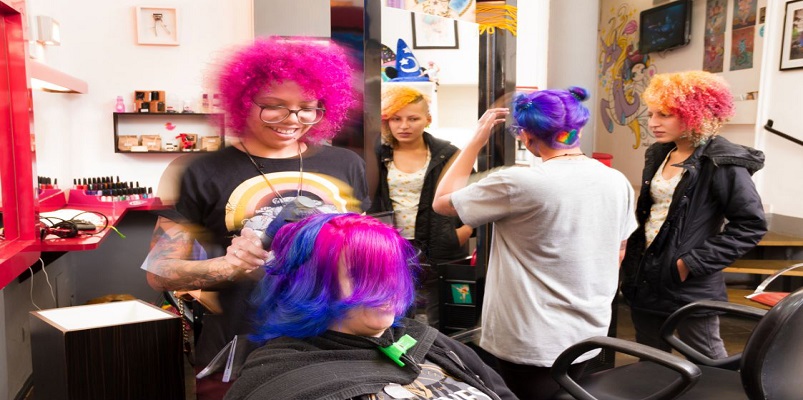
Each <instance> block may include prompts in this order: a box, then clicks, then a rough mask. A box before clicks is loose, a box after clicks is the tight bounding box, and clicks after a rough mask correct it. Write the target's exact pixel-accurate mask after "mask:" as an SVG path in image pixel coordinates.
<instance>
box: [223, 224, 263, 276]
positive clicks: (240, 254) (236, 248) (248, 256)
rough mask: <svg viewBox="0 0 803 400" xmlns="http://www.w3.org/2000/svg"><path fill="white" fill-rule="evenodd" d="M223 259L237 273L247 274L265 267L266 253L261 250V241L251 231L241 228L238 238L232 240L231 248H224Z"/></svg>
mask: <svg viewBox="0 0 803 400" xmlns="http://www.w3.org/2000/svg"><path fill="white" fill-rule="evenodd" d="M225 259H226V262H228V263H229V264H231V265H233V266H234V267H235V269H236V272H237V273H249V272H251V271H253V270H255V269H257V268H259V267H261V266H263V265H265V263H266V262H267V260H268V252H267V251H266V250H265V249H263V248H262V241H261V240H260V239H259V236H257V234H256V232H254V230H253V229H251V228H243V230H242V231H241V232H240V236H237V237H235V238H234V239H232V241H231V246H229V247H228V248H226V256H225ZM235 275H236V273H235Z"/></svg>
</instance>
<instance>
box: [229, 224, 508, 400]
mask: <svg viewBox="0 0 803 400" xmlns="http://www.w3.org/2000/svg"><path fill="white" fill-rule="evenodd" d="M272 250H273V252H274V255H275V259H273V260H272V261H271V262H270V263H269V264H268V265H267V266H266V267H265V268H266V275H265V277H264V278H263V279H262V281H261V282H260V284H259V287H258V288H257V291H256V292H255V294H254V296H253V299H252V300H253V301H254V302H255V303H256V304H255V308H256V310H257V311H256V315H255V321H254V322H255V333H254V334H253V338H254V339H255V340H257V341H259V342H264V345H263V346H262V347H260V348H259V349H257V350H255V351H254V352H253V353H251V355H250V356H249V357H248V359H247V361H246V363H245V366H244V367H243V371H242V373H241V374H240V377H239V379H238V380H237V381H236V382H235V384H234V386H233V387H232V388H231V390H230V391H229V393H228V394H227V395H226V399H242V398H260V399H284V400H288V399H290V400H292V399H299V400H300V399H320V398H326V399H335V400H336V399H366V400H367V399H385V398H410V399H430V398H441V397H444V398H452V396H463V397H461V398H469V397H470V398H477V399H498V398H502V399H515V398H516V397H515V396H514V395H513V394H512V393H511V392H510V391H509V390H508V388H507V386H505V384H504V382H503V381H502V379H501V377H500V376H499V375H498V374H497V373H496V372H494V371H493V370H492V369H491V368H490V367H488V366H487V365H485V364H484V363H483V362H482V360H481V359H480V358H479V357H478V356H477V354H476V353H474V351H473V350H471V349H470V348H468V347H467V346H465V345H463V344H461V343H459V342H457V341H455V340H453V339H450V338H448V337H447V336H444V335H443V334H441V333H439V332H438V331H437V330H435V329H433V328H431V327H429V326H427V325H425V324H422V323H420V322H417V321H415V320H412V319H406V318H403V315H404V313H405V311H406V310H407V309H408V308H409V307H410V305H411V304H412V302H413V301H414V297H415V278H416V277H415V274H416V271H418V270H419V266H418V265H417V261H416V250H415V249H414V248H413V247H412V246H411V245H410V243H409V242H408V241H407V240H405V239H404V238H402V237H401V235H399V233H398V232H397V231H396V230H395V229H394V228H393V227H391V226H388V225H385V224H383V223H381V222H379V221H378V220H376V219H375V218H373V217H369V216H361V215H357V214H320V215H314V216H311V217H308V218H306V219H304V220H301V221H299V222H296V223H291V224H288V225H286V226H284V227H282V228H281V229H280V230H279V231H278V232H277V234H276V237H275V239H274V241H273V244H272ZM411 267H412V268H411ZM399 396H402V397H399Z"/></svg>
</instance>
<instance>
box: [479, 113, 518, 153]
mask: <svg viewBox="0 0 803 400" xmlns="http://www.w3.org/2000/svg"><path fill="white" fill-rule="evenodd" d="M508 114H510V109H509V108H489V109H487V110H485V113H483V114H482V117H480V119H479V121H477V132H476V133H475V134H474V138H473V139H472V141H473V142H475V143H476V144H479V145H481V146H484V145H485V143H487V142H488V139H489V138H490V137H491V132H492V131H493V127H494V126H496V125H498V124H503V123H504V122H505V118H506V117H507V116H508Z"/></svg>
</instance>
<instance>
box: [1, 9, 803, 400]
mask: <svg viewBox="0 0 803 400" xmlns="http://www.w3.org/2000/svg"><path fill="white" fill-rule="evenodd" d="M416 3H421V0H418V1H417V2H416V1H410V0H407V1H406V2H405V1H393V0H365V1H362V0H352V1H334V0H332V1H329V0H303V1H302V0H226V1H214V0H160V1H148V2H142V1H140V0H117V1H104V0H85V1H81V2H65V1H57V0H18V1H16V0H2V1H0V14H2V15H3V17H4V19H5V20H4V25H3V26H4V28H3V29H4V31H3V32H4V33H3V40H5V44H4V49H3V52H4V53H6V55H5V59H4V61H5V64H6V66H5V68H6V69H7V71H8V73H7V74H5V75H8V76H10V77H11V78H9V81H8V82H7V83H4V84H3V86H2V91H3V93H4V97H3V99H4V100H3V101H2V102H0V103H3V104H2V105H0V106H1V107H2V108H3V110H4V111H3V113H4V114H6V115H14V116H15V117H12V118H7V117H3V118H2V119H0V120H2V121H3V123H4V126H3V128H2V129H3V130H4V131H5V132H2V133H0V136H2V138H3V142H2V143H0V155H1V156H2V159H0V161H2V165H1V166H2V172H1V173H0V175H2V207H3V209H2V210H3V220H4V225H5V234H4V237H3V239H2V241H0V339H2V343H3V344H2V346H0V400H5V399H19V398H25V394H26V393H28V392H29V391H30V389H31V387H34V388H35V387H36V383H37V382H35V379H34V377H35V375H37V374H36V372H35V370H36V368H37V363H36V360H35V358H36V357H34V356H32V346H36V345H37V343H32V339H33V338H32V335H31V331H32V329H35V327H34V324H35V325H36V326H37V327H36V329H45V330H46V329H47V328H44V327H42V324H43V323H42V322H41V321H45V320H48V319H47V318H42V317H37V316H35V315H34V314H32V312H36V311H38V310H40V309H41V310H48V309H64V308H70V307H73V306H79V305H84V304H87V302H88V301H91V300H94V299H99V298H100V299H102V298H104V297H106V298H110V299H112V300H115V296H122V295H130V296H131V297H132V298H135V299H139V300H142V301H143V302H146V303H153V302H155V301H156V300H157V298H158V297H159V295H160V294H159V293H156V292H155V291H154V290H153V289H151V288H150V287H149V286H148V284H147V282H146V279H145V272H144V271H143V270H142V269H141V268H140V265H141V264H142V262H143V260H144V259H145V256H146V254H147V252H148V249H149V246H150V240H151V233H152V231H153V226H154V222H155V220H156V217H155V216H154V214H153V213H152V212H149V211H148V207H147V206H148V205H155V200H154V199H157V200H158V199H160V198H170V196H172V195H173V194H174V193H172V192H171V188H170V178H171V177H170V176H168V174H165V171H166V169H167V167H168V165H169V164H171V163H172V162H174V160H177V159H179V158H182V159H186V158H187V157H194V156H196V155H194V154H186V153H200V152H203V151H214V150H215V149H217V148H218V147H220V146H225V145H227V143H228V142H229V141H230V140H232V139H231V138H230V137H226V134H225V131H224V130H221V128H220V127H219V126H218V125H215V123H214V122H210V121H215V120H210V119H209V118H206V114H210V113H214V111H215V108H216V101H217V98H216V96H215V94H214V93H213V91H212V89H210V87H209V86H208V85H209V76H208V74H209V71H210V70H211V67H214V63H215V61H216V60H219V59H220V58H221V57H222V56H224V55H225V54H226V52H227V50H228V49H229V48H230V47H231V46H232V45H236V44H242V43H245V42H247V41H249V40H251V39H252V38H253V37H254V36H255V35H273V34H278V35H305V36H332V37H336V36H337V35H338V34H341V37H344V38H346V39H345V40H351V41H352V42H353V41H354V40H356V41H357V42H359V37H360V35H362V38H363V40H362V43H358V44H357V46H358V48H361V49H362V50H361V53H362V54H361V57H363V61H364V64H363V65H364V71H363V75H362V76H359V77H355V79H358V80H359V81H360V85H362V93H363V96H364V110H363V113H362V121H361V122H360V124H359V125H360V129H359V130H356V131H355V133H354V134H353V136H354V137H349V138H342V137H341V138H337V139H335V142H334V145H340V146H345V147H349V148H351V149H352V150H354V151H357V152H358V153H359V154H360V155H365V154H367V152H370V151H373V145H372V143H373V142H374V141H375V140H376V137H377V136H376V135H378V132H379V105H378V101H379V93H380V88H381V85H383V84H387V83H386V82H384V79H382V78H383V77H382V76H381V74H382V70H381V68H384V63H385V61H386V60H385V58H384V57H382V56H381V53H382V51H383V49H384V48H387V49H389V50H392V51H396V49H397V48H396V44H397V40H398V39H404V40H405V41H406V42H407V44H408V45H409V46H411V48H412V51H413V53H414V55H415V57H416V58H417V59H418V61H419V63H420V64H421V65H422V66H426V65H429V64H428V63H429V62H431V63H432V65H430V68H437V71H436V73H434V72H432V71H429V72H430V77H431V78H434V77H435V76H436V77H437V83H436V82H433V81H430V82H423V83H416V84H417V85H420V87H421V88H423V89H422V90H426V91H428V92H427V93H429V94H430V95H431V97H432V101H433V104H432V114H433V123H432V124H431V126H430V128H429V129H428V131H429V132H431V133H432V134H434V135H435V136H437V137H442V138H445V139H447V140H450V141H451V142H452V143H454V144H456V145H457V146H458V147H460V146H462V145H463V144H464V143H465V141H466V140H467V139H468V138H469V137H470V136H471V135H472V133H473V131H474V128H475V127H476V123H477V118H478V117H479V116H480V115H482V113H483V111H484V110H485V109H486V108H488V107H491V106H492V105H493V104H494V102H495V101H497V100H498V99H502V98H505V94H510V93H512V92H514V91H516V90H517V88H519V89H528V90H531V89H532V88H541V89H543V88H567V87H569V86H582V87H585V88H587V89H588V90H589V92H590V94H591V95H590V99H589V101H588V102H587V103H586V105H587V106H588V107H589V109H590V110H591V120H590V121H589V123H588V124H587V126H586V127H585V128H584V130H583V136H582V145H581V148H582V150H583V152H584V153H585V154H588V155H590V154H592V153H596V154H597V156H598V157H604V156H605V155H607V156H608V158H607V159H606V160H605V161H606V162H609V163H610V165H611V166H612V167H613V168H615V169H618V170H619V171H621V172H622V173H624V175H625V176H626V177H627V178H628V179H629V181H630V182H631V184H632V185H633V187H634V188H635V189H636V192H638V189H639V187H640V186H641V181H640V180H641V175H640V174H641V169H642V166H643V163H644V152H645V149H647V147H648V146H649V145H651V144H652V143H654V139H655V138H654V137H653V136H652V135H651V133H650V132H649V130H648V129H647V123H646V121H647V115H646V107H645V106H644V105H643V104H640V102H639V101H638V96H639V94H640V93H641V91H643V90H644V88H645V87H646V86H647V84H648V82H649V80H650V78H651V77H652V76H653V75H655V74H658V73H665V72H677V71H685V70H699V69H706V70H708V71H711V72H716V73H718V74H719V75H721V76H722V77H724V78H725V79H726V80H727V82H728V83H729V84H730V86H731V90H732V92H733V94H734V100H735V103H734V104H735V108H736V113H735V116H734V117H733V118H732V119H731V120H730V122H729V123H728V124H726V125H725V126H724V127H723V128H722V130H721V133H720V134H721V135H722V136H724V137H726V138H728V139H729V140H730V141H732V142H735V143H738V144H743V145H746V146H750V147H754V148H757V149H759V150H761V151H763V152H764V153H765V155H766V165H765V167H764V168H763V169H762V170H761V171H759V172H757V173H756V174H755V175H754V176H753V180H754V182H755V184H756V187H757V189H758V192H759V194H760V196H761V198H762V202H763V205H764V210H765V212H766V214H767V216H768V221H769V228H770V233H771V234H772V235H774V236H773V237H774V238H776V239H777V240H775V241H770V240H767V242H766V243H765V244H766V245H765V246H761V245H760V246H759V248H757V249H756V251H753V252H751V253H749V257H748V258H751V259H750V260H745V264H744V265H745V267H744V268H743V270H738V268H737V266H736V265H735V266H734V268H737V270H734V272H736V273H733V274H730V275H729V277H728V279H730V280H733V281H734V282H738V283H741V282H747V284H746V285H742V286H739V289H738V290H740V291H741V292H736V291H734V293H735V294H734V298H741V299H742V300H745V299H744V297H743V296H744V293H742V292H747V293H749V292H752V290H753V289H755V285H756V284H758V283H760V282H761V280H762V279H763V278H765V277H766V276H767V275H770V274H771V273H772V271H770V272H767V271H768V270H766V269H765V270H763V271H761V270H760V269H761V268H762V267H761V265H766V263H765V264H762V260H763V261H769V262H770V263H771V265H774V266H775V267H774V269H775V270H778V269H782V268H783V265H791V264H794V263H796V262H797V263H800V262H801V261H794V260H803V239H800V238H803V202H801V201H800V199H801V198H803V185H801V184H800V182H801V180H800V171H803V146H801V140H803V130H801V124H800V121H796V119H797V118H800V115H801V114H800V111H799V110H800V109H799V107H798V106H799V105H800V92H801V89H803V56H801V55H800V54H801V53H800V51H801V50H799V46H800V45H799V44H797V45H796V47H794V48H795V49H797V50H796V51H797V52H796V53H793V54H791V55H790V54H789V52H788V51H786V50H784V49H786V48H787V47H788V48H792V47H793V44H792V43H793V42H796V41H800V42H803V33H801V32H803V25H801V24H800V22H799V21H801V20H803V1H801V0H795V1H785V0H777V1H776V0H694V1H693V2H689V7H690V8H689V10H690V11H689V12H690V15H691V20H690V22H689V25H688V28H689V29H688V30H687V31H686V32H685V33H684V36H683V40H682V43H678V45H677V46H675V47H673V48H671V49H669V50H660V51H652V52H649V53H641V52H639V34H640V29H639V28H640V26H639V25H640V22H641V21H640V15H641V13H642V12H643V11H645V10H650V9H654V8H657V7H661V6H662V5H665V4H669V3H674V1H667V0H518V1H516V0H507V1H488V2H486V1H473V0H472V1H452V3H459V4H458V5H454V7H458V6H461V7H467V8H468V11H466V12H467V13H468V14H469V15H472V18H468V17H467V15H466V14H460V15H458V13H454V15H453V16H454V17H455V18H454V21H453V22H452V21H450V22H449V24H448V25H445V26H446V28H447V29H445V30H441V31H436V32H433V31H427V30H426V29H427V26H426V25H427V22H426V21H425V20H424V19H423V18H419V17H420V15H419V14H421V13H422V12H423V11H421V12H413V11H411V10H410V9H405V4H416ZM684 3H686V2H684ZM717 7H719V8H717ZM408 8H409V7H408ZM419 11H420V10H419ZM506 12H507V13H508V14H505V13H506ZM157 14H158V17H156V15H157ZM474 16H476V17H474ZM715 18H719V19H721V21H720V22H721V23H720V24H714V23H713V22H712V21H713V20H714V19H715ZM417 21H418V24H416V22H417ZM343 32H345V33H346V34H343ZM20 35H21V36H20ZM355 37H356V38H357V39H355ZM352 44H353V43H352ZM382 45H384V46H386V47H382ZM795 55H797V59H796V58H795ZM15 77H16V78H15ZM52 84H56V85H59V86H61V87H55V88H54V87H53V86H49V85H52ZM25 85H28V86H25ZM26 87H28V88H30V90H26ZM9 99H11V101H10V102H9V101H8V100H9ZM151 99H152V100H153V101H152V102H150V103H145V104H143V103H144V101H146V100H151ZM141 114H148V115H141ZM16 116H22V117H16ZM199 117H200V118H199ZM21 121H22V122H21ZM28 121H30V124H28ZM176 126H178V129H176ZM187 132H193V133H195V136H193V134H192V133H190V134H189V136H187V135H185V133H187ZM776 132H780V133H781V134H780V135H779V134H776ZM142 135H149V136H147V139H146V137H145V136H142ZM137 136H141V137H140V138H139V140H137ZM132 137H133V138H134V139H133V140H132V141H131V142H127V141H128V140H130V139H131V138H132ZM154 141H156V142H157V143H156V144H154V143H153V142H154ZM487 152H488V154H487V157H484V158H482V159H480V160H479V161H478V164H477V168H478V169H479V170H481V171H482V170H487V169H491V168H495V167H498V166H502V165H513V164H520V165H522V166H525V167H526V166H527V165H529V164H533V163H539V162H541V161H540V159H538V158H535V157H533V156H532V155H531V154H529V153H526V152H521V151H517V143H516V142H515V139H514V138H513V137H512V136H509V135H501V134H499V135H498V136H495V139H492V142H491V145H490V146H488V149H487ZM37 177H43V178H44V179H41V180H40V179H37ZM92 177H114V180H120V181H122V182H129V183H133V185H131V184H130V185H129V186H135V187H138V188H143V190H141V191H136V192H134V193H132V192H129V193H128V196H129V197H126V198H125V200H122V199H123V197H122V196H123V194H120V197H118V198H113V197H114V196H106V197H108V198H106V199H105V200H106V201H107V203H108V204H106V205H105V207H108V208H107V209H108V210H109V213H111V214H112V215H113V218H112V221H111V222H110V224H109V225H111V226H113V227H114V228H115V230H111V227H109V228H107V229H106V232H104V233H103V234H101V235H96V236H92V237H85V238H83V239H81V240H76V239H75V238H72V239H66V241H65V240H61V238H59V237H57V236H46V237H45V239H41V238H40V230H39V229H38V228H35V226H36V224H37V221H38V217H39V215H40V213H44V212H56V211H58V209H60V208H70V209H80V208H81V204H82V203H81V202H82V201H90V200H86V199H82V197H85V196H84V195H83V193H85V192H86V188H85V187H84V186H83V185H85V184H86V181H85V179H86V178H90V181H91V178H92ZM28 182H31V183H32V184H31V185H28V184H27V183H28ZM148 188H151V190H148ZM74 189H79V190H74ZM74 193H76V194H74ZM148 194H150V196H149V195H148ZM67 195H70V197H72V196H75V198H70V197H68V196H67ZM92 197H93V198H94V196H92ZM133 200H137V202H135V201H133ZM93 201H97V200H93ZM588 201H594V199H588ZM114 203H118V205H121V206H120V207H118V206H116V205H114ZM84 205H86V203H84ZM126 205H127V206H129V207H130V208H131V209H130V210H127V209H126ZM136 205H139V206H140V207H134V206H136ZM143 205H145V206H146V207H142V206H143ZM94 206H97V204H95V205H94ZM118 217H121V218H118ZM488 236H489V232H488V231H487V228H484V229H478V231H477V234H476V239H475V241H476V243H475V246H476V248H477V252H478V259H479V260H480V261H478V263H477V266H476V267H472V268H477V269H480V270H481V269H482V265H483V262H482V259H483V257H485V256H487V254H485V252H487V248H486V246H485V244H487V241H488ZM79 239H80V238H79ZM29 267H30V268H29ZM43 267H44V268H43ZM751 268H752V269H751ZM757 269H758V270H759V271H756V270H757ZM739 272H741V273H739ZM470 275H471V277H470V278H469V280H471V279H474V280H477V279H478V278H481V275H482V274H481V272H480V273H473V272H472V273H471V274H470ZM795 279H800V278H792V280H788V281H786V282H785V285H787V286H789V285H797V286H799V284H800V282H799V281H797V280H795ZM474 283H475V284H476V283H477V282H474ZM751 284H752V285H753V286H750V285H751ZM473 288H474V289H475V290H480V289H481V288H478V287H476V286H473ZM786 289H787V290H789V289H790V288H789V287H786ZM734 290H736V289H734ZM475 294H476V295H478V296H479V295H481V291H480V292H478V293H475ZM744 302H745V303H749V301H747V300H745V301H744ZM115 313H116V311H114V310H113V309H112V310H110V311H109V316H108V318H110V319H112V320H114V319H115V318H116V316H114V315H112V314H115ZM475 313H478V310H475ZM464 317H465V316H464ZM52 318H56V316H53V317H52ZM75 318H79V317H75ZM467 318H468V319H469V321H472V322H476V321H477V319H476V315H474V314H470V315H468V317H467ZM48 321H51V322H52V320H48ZM625 322H627V321H625ZM464 328H466V329H468V328H470V326H464ZM64 329H65V328H63V326H62V331H59V330H58V329H55V331H50V332H49V333H48V334H46V335H44V336H43V338H42V339H40V340H43V341H44V342H47V344H42V346H44V348H45V349H46V350H47V351H48V352H50V353H51V354H58V356H57V357H63V356H64V353H65V352H68V351H69V349H68V350H64V349H63V348H61V349H60V348H59V346H65V345H64V343H61V342H59V337H61V335H64V334H65V333H64ZM631 340H632V338H631ZM56 342H59V343H61V344H58V343H56ZM798 367H800V366H798ZM41 368H46V369H47V371H45V373H44V374H40V376H48V375H45V374H49V375H52V376H61V375H60V374H61V372H60V371H59V370H58V367H57V366H53V365H51V366H47V367H41ZM89 368H91V367H89ZM96 373H97V374H101V373H102V372H100V371H92V370H91V369H90V370H87V371H86V374H96ZM65 379H67V378H63V377H62V378H58V379H57V381H59V380H65ZM59 382H61V381H59ZM34 394H35V391H34ZM65 398H67V397H65Z"/></svg>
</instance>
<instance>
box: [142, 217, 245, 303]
mask: <svg viewBox="0 0 803 400" xmlns="http://www.w3.org/2000/svg"><path fill="white" fill-rule="evenodd" d="M161 222H162V221H160V225H159V226H158V227H157V228H156V230H154V239H153V240H152V248H151V251H150V253H149V254H148V259H147V260H146V262H147V263H148V266H147V270H148V283H149V284H150V285H151V286H152V287H153V288H155V289H157V290H193V289H208V288H210V287H213V286H215V285H217V284H219V283H221V282H225V281H227V280H228V279H229V278H230V277H232V276H233V275H234V274H235V270H234V267H233V266H232V265H230V264H229V263H227V262H226V261H225V260H224V259H223V258H222V257H220V258H213V259H210V260H193V259H192V258H191V256H192V246H193V240H194V238H193V236H192V234H191V233H190V231H189V230H187V229H185V228H184V227H182V226H180V225H178V224H170V223H166V224H162V223H161Z"/></svg>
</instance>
